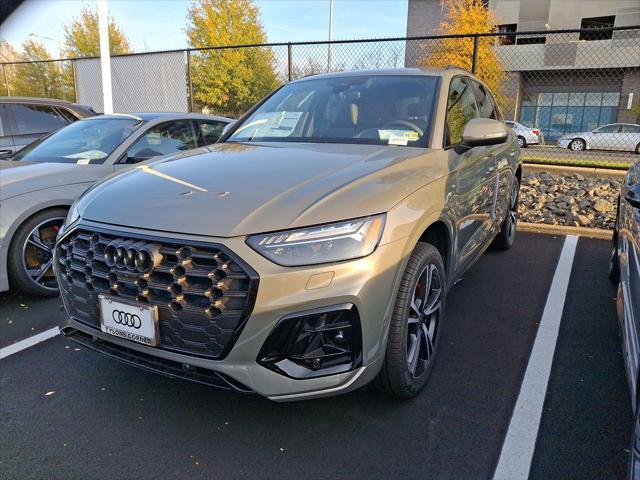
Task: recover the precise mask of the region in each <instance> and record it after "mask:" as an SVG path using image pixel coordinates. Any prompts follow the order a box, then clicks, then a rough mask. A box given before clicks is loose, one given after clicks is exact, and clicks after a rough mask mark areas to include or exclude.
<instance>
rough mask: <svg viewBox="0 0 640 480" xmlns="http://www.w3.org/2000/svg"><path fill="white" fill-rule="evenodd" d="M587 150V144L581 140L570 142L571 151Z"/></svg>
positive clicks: (575, 139) (576, 139)
mask: <svg viewBox="0 0 640 480" xmlns="http://www.w3.org/2000/svg"><path fill="white" fill-rule="evenodd" d="M586 149H587V144H586V143H585V141H584V140H582V139H581V138H574V139H573V140H571V142H569V150H572V151H574V152H584V151H585V150H586Z"/></svg>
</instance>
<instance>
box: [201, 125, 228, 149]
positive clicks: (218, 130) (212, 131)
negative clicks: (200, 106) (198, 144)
mask: <svg viewBox="0 0 640 480" xmlns="http://www.w3.org/2000/svg"><path fill="white" fill-rule="evenodd" d="M226 126H227V124H226V123H225V122H215V121H209V120H198V128H200V133H201V134H202V138H203V140H204V144H205V145H210V144H212V143H216V142H217V141H218V139H219V138H220V135H222V130H224V127H226Z"/></svg>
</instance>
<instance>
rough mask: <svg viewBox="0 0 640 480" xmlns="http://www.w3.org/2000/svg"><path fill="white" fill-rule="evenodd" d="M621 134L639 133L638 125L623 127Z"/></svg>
mask: <svg viewBox="0 0 640 480" xmlns="http://www.w3.org/2000/svg"><path fill="white" fill-rule="evenodd" d="M622 133H640V125H623V126H622Z"/></svg>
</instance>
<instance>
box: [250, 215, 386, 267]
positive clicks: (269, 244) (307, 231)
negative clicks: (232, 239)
mask: <svg viewBox="0 0 640 480" xmlns="http://www.w3.org/2000/svg"><path fill="white" fill-rule="evenodd" d="M384 220H385V215H384V214H382V215H374V216H371V217H364V218H357V219H354V220H347V221H343V222H337V223H330V224H325V225H318V226H314V227H307V228H299V229H295V230H285V231H282V232H274V233H265V234H261V235H253V236H251V237H249V238H248V239H247V243H248V244H249V246H250V247H251V248H253V249H254V250H255V251H256V252H258V253H259V254H261V255H262V256H264V257H266V258H268V259H269V260H271V261H272V262H274V263H277V264H278V265H283V266H287V267H293V266H301V265H316V264H319V263H331V262H341V261H344V260H352V259H355V258H360V257H366V256H367V255H370V254H371V253H373V251H374V250H375V249H376V247H377V246H378V242H379V241H380V237H381V236H382V231H383V229H384Z"/></svg>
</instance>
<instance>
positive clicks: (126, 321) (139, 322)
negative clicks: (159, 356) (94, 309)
mask: <svg viewBox="0 0 640 480" xmlns="http://www.w3.org/2000/svg"><path fill="white" fill-rule="evenodd" d="M98 298H99V301H100V329H101V330H102V331H103V332H105V333H108V334H109V335H114V336H116V337H120V338H124V339H126V340H131V341H133V342H139V343H144V344H145V345H149V346H152V347H154V346H156V345H158V307H157V306H156V305H141V304H137V303H129V302H123V301H122V300H120V299H118V300H115V299H114V298H112V297H107V296H106V295H99V297H98Z"/></svg>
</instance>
